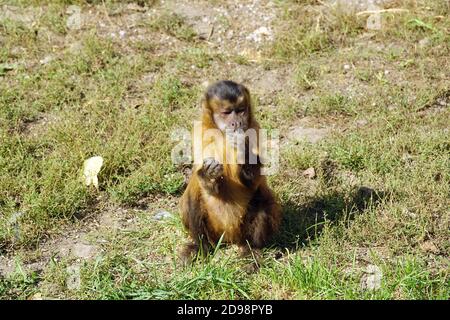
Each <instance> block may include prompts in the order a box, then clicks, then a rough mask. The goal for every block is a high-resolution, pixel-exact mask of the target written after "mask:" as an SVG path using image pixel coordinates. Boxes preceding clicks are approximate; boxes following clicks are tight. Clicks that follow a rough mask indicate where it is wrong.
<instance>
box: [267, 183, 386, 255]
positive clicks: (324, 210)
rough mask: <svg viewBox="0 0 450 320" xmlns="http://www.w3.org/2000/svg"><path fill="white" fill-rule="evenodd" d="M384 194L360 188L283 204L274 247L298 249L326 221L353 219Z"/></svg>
mask: <svg viewBox="0 0 450 320" xmlns="http://www.w3.org/2000/svg"><path fill="white" fill-rule="evenodd" d="M385 197H386V193H385V192H383V191H376V190H373V189H371V188H368V187H359V188H358V189H357V190H356V191H355V192H353V194H351V195H350V196H349V195H348V194H344V193H339V192H332V193H330V194H327V195H324V196H322V197H319V198H315V199H312V200H310V201H308V202H306V203H303V204H296V203H293V202H285V203H282V206H283V220H282V223H281V226H280V231H279V232H278V234H277V235H276V236H275V237H274V238H273V239H272V241H271V246H272V247H275V248H278V249H281V250H283V251H285V250H286V249H288V250H289V251H291V252H292V251H296V250H298V249H299V248H301V247H302V246H304V245H307V244H308V243H309V242H310V241H312V240H314V239H315V238H317V237H318V236H319V235H320V233H321V231H322V229H323V227H324V225H325V223H326V222H330V223H332V224H333V223H337V222H338V221H342V220H346V221H351V220H352V219H354V218H355V217H356V216H357V215H359V214H362V213H364V212H365V211H366V209H367V208H368V207H369V206H374V205H375V206H376V205H377V204H378V203H379V202H380V201H381V200H382V199H383V198H385Z"/></svg>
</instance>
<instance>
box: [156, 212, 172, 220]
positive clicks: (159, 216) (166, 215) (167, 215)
mask: <svg viewBox="0 0 450 320" xmlns="http://www.w3.org/2000/svg"><path fill="white" fill-rule="evenodd" d="M172 217H173V215H172V214H171V213H170V212H168V211H166V210H158V211H156V212H155V213H154V214H153V219H154V220H158V221H160V220H166V219H170V218H172Z"/></svg>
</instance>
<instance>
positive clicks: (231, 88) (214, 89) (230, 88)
mask: <svg viewBox="0 0 450 320" xmlns="http://www.w3.org/2000/svg"><path fill="white" fill-rule="evenodd" d="M244 90H245V89H244V87H243V86H242V85H240V84H238V83H236V82H234V81H230V80H222V81H218V82H215V83H213V84H212V85H210V86H209V87H208V89H207V90H206V98H207V99H208V100H209V99H211V98H213V97H217V98H219V99H220V100H228V101H230V102H231V103H234V102H236V100H237V99H238V98H239V97H240V96H242V95H244Z"/></svg>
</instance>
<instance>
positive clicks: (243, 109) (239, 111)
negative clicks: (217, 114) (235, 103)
mask: <svg viewBox="0 0 450 320" xmlns="http://www.w3.org/2000/svg"><path fill="white" fill-rule="evenodd" d="M244 111H245V108H242V109H238V110H237V113H242V112H244Z"/></svg>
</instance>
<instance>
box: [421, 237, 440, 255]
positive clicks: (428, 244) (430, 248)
mask: <svg viewBox="0 0 450 320" xmlns="http://www.w3.org/2000/svg"><path fill="white" fill-rule="evenodd" d="M420 249H422V250H423V251H425V252H431V253H433V254H438V253H439V249H438V248H437V247H436V245H435V244H434V243H433V242H432V241H430V240H428V241H425V242H423V243H422V244H421V245H420Z"/></svg>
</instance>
